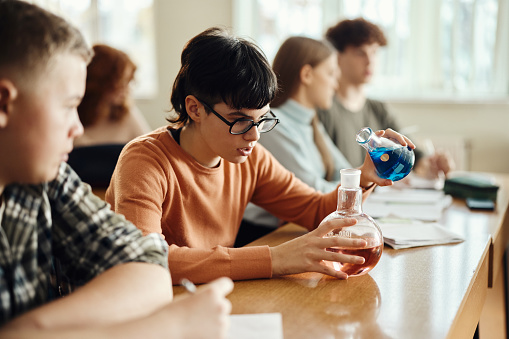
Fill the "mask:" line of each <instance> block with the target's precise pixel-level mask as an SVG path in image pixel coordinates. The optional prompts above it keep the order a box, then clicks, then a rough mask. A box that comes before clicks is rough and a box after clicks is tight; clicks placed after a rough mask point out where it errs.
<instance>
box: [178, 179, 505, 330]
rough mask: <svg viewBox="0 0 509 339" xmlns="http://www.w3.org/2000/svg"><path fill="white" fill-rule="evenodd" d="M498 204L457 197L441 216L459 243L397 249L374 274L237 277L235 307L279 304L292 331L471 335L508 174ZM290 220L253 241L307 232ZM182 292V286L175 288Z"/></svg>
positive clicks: (497, 236)
mask: <svg viewBox="0 0 509 339" xmlns="http://www.w3.org/2000/svg"><path fill="white" fill-rule="evenodd" d="M496 179H497V182H498V183H499V184H500V185H502V188H501V190H500V192H499V197H498V200H497V209H496V211H494V212H472V211H470V210H469V209H468V208H467V207H466V206H465V202H464V201H463V200H457V199H455V200H454V202H453V204H452V206H451V207H449V208H448V209H447V210H446V211H445V212H444V215H443V218H442V220H441V221H440V222H441V223H442V224H443V225H445V226H446V227H447V228H448V229H450V230H452V231H454V232H457V233H458V234H460V235H462V236H463V237H464V238H465V239H466V241H464V242H462V243H459V244H451V245H441V246H429V247H420V248H411V249H404V250H393V249H391V248H389V247H387V246H385V248H384V252H383V254H382V257H381V259H380V262H379V263H378V265H377V266H376V267H375V268H374V269H373V270H372V271H371V272H370V273H369V274H367V275H364V276H360V277H351V278H350V279H348V280H337V279H335V278H331V277H328V276H325V275H322V274H319V273H305V274H296V275H290V276H285V277H281V278H273V279H259V280H249V281H237V282H235V288H234V291H233V292H232V293H231V294H230V296H229V297H228V298H229V299H230V300H231V302H232V305H233V309H232V313H233V314H243V313H265V312H279V313H281V314H282V316H283V331H284V337H285V338H297V339H298V338H306V339H307V338H412V339H414V338H433V339H436V338H472V336H473V334H474V332H475V329H476V326H477V323H478V321H479V317H480V314H481V310H482V307H483V304H484V301H485V298H486V293H487V289H488V286H489V283H490V281H491V280H492V279H493V275H494V274H498V273H499V272H497V270H496V269H495V268H494V267H496V266H497V265H494V264H493V263H494V262H496V263H498V262H499V261H497V260H502V256H501V253H503V248H505V244H506V243H507V236H508V234H509V232H507V231H506V230H505V229H506V228H507V227H503V226H504V222H505V219H506V218H507V216H506V211H507V204H508V194H507V193H508V192H509V175H498V176H496ZM305 232H306V230H305V229H304V228H302V227H300V226H297V225H294V224H288V225H285V226H283V227H281V228H279V229H278V230H276V231H274V232H272V233H271V234H269V235H267V236H265V237H263V238H260V239H258V240H256V241H255V242H253V243H251V244H250V245H249V246H255V245H270V246H273V245H277V244H279V243H281V242H284V241H287V240H290V239H293V238H295V237H297V236H300V235H302V234H304V233H305ZM175 292H176V293H177V294H178V293H179V292H180V290H179V288H178V287H176V288H175Z"/></svg>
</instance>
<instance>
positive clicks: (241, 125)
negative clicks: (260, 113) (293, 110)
mask: <svg viewBox="0 0 509 339" xmlns="http://www.w3.org/2000/svg"><path fill="white" fill-rule="evenodd" d="M276 122H277V120H276V119H270V120H269V119H268V120H262V121H260V123H259V124H258V126H256V127H257V129H258V132H260V133H265V132H268V131H270V130H271V129H272V128H273V127H274V126H275V125H276ZM254 124H255V123H254V122H253V121H252V120H237V121H236V122H235V123H234V124H233V126H232V128H231V132H232V133H234V134H242V133H246V132H247V131H249V130H250V129H251V127H252V126H253V125H254Z"/></svg>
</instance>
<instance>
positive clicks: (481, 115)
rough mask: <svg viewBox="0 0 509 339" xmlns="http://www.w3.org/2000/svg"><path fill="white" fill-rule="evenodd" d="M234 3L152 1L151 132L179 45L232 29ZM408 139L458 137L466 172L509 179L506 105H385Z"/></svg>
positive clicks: (162, 110) (147, 105)
mask: <svg viewBox="0 0 509 339" xmlns="http://www.w3.org/2000/svg"><path fill="white" fill-rule="evenodd" d="M232 2H233V0H186V1H180V0H155V9H156V10H155V24H156V46H157V51H156V55H157V64H158V70H159V72H158V73H159V79H158V83H159V93H158V95H157V96H156V97H155V98H153V99H152V100H138V101H137V104H138V106H139V107H140V109H141V110H142V112H143V113H144V115H145V116H146V117H147V119H148V121H149V123H150V124H151V126H152V127H153V128H155V127H158V126H161V125H164V124H165V120H164V119H165V117H166V116H168V113H167V110H168V109H169V108H170V104H169V100H170V93H171V86H172V84H173V80H174V79H175V76H176V74H177V72H178V70H179V68H180V53H181V52H182V48H183V46H184V44H185V43H186V42H187V41H188V40H189V39H191V38H192V37H193V36H195V35H196V34H198V33H200V32H201V31H203V30H204V29H206V28H208V27H211V26H215V25H221V26H226V27H231V26H232V22H233V20H232ZM388 106H389V109H391V110H392V112H393V113H394V114H395V115H396V116H397V117H398V119H399V121H400V125H401V126H414V125H416V126H417V127H418V128H419V130H418V131H417V132H416V133H414V134H413V135H414V136H416V137H419V138H422V137H423V136H431V137H432V138H433V137H436V136H438V137H441V136H452V137H460V138H464V139H465V140H467V141H469V142H470V158H469V161H468V164H467V165H468V169H470V170H473V171H491V172H505V173H509V102H498V103H491V104H490V103H475V102H474V103H454V102H449V103H445V102H442V103H440V102H395V101H393V102H388Z"/></svg>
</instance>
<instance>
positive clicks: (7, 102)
mask: <svg viewBox="0 0 509 339" xmlns="http://www.w3.org/2000/svg"><path fill="white" fill-rule="evenodd" d="M17 96H18V90H17V88H16V86H14V84H13V83H12V81H10V80H8V79H0V128H4V127H5V126H7V122H8V120H9V115H10V114H11V106H12V102H13V101H14V100H15V99H16V98H17Z"/></svg>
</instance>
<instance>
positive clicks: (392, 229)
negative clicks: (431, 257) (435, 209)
mask: <svg viewBox="0 0 509 339" xmlns="http://www.w3.org/2000/svg"><path fill="white" fill-rule="evenodd" d="M377 222H378V225H379V226H380V228H381V229H382V234H383V237H384V242H385V243H386V244H387V245H389V246H391V247H392V248H394V249H402V248H410V247H419V246H430V245H442V244H450V243H458V242H462V241H463V240H464V239H463V238H462V237H461V236H460V235H458V234H456V233H454V232H451V231H449V230H448V229H446V228H445V227H444V226H442V225H440V224H438V223H434V222H433V223H424V222H419V221H412V220H403V219H387V220H378V221H377Z"/></svg>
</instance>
